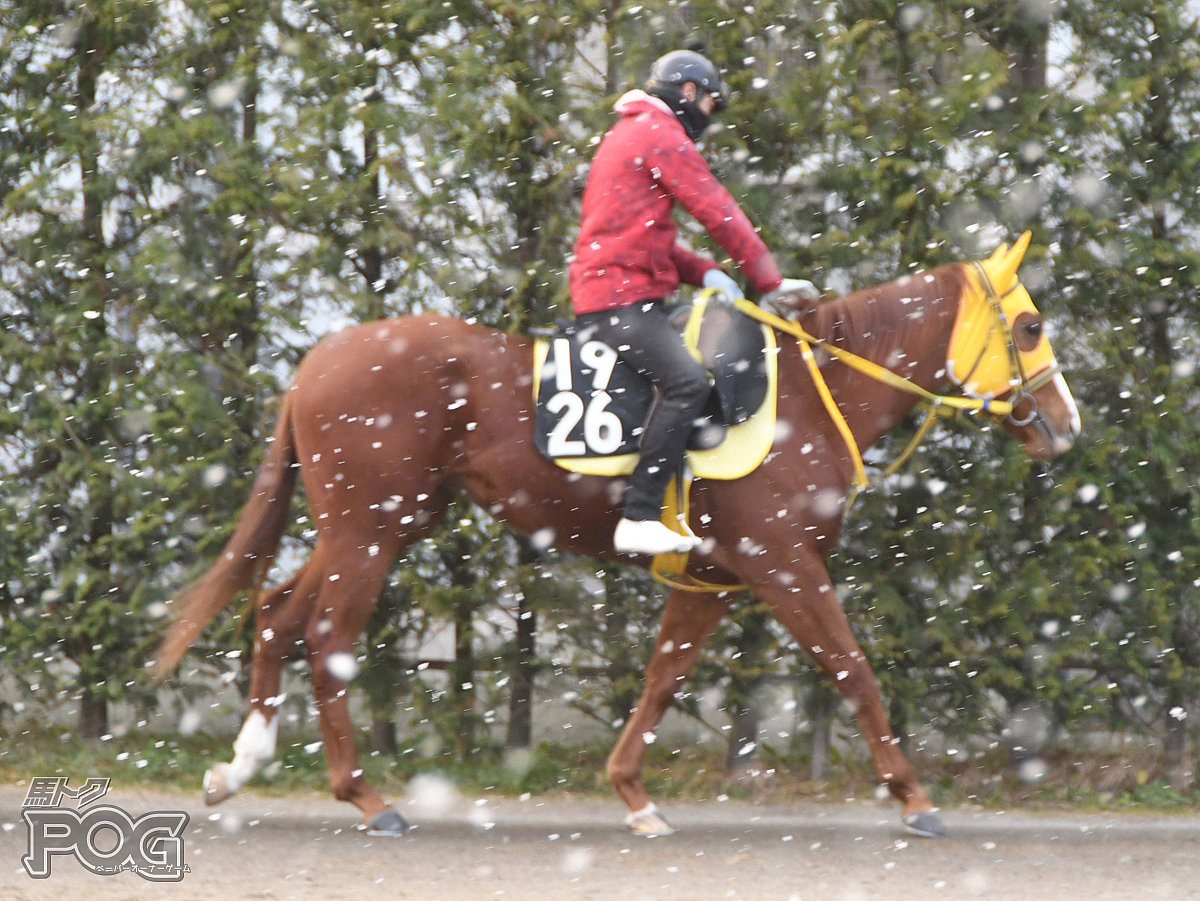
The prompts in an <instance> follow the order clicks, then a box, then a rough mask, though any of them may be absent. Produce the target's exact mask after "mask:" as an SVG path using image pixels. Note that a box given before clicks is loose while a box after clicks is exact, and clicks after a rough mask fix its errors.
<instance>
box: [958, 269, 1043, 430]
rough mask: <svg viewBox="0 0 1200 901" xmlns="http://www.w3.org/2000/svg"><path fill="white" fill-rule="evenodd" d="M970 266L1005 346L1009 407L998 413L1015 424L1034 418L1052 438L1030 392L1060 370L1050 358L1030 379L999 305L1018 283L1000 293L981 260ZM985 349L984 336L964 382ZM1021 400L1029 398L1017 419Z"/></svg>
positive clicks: (1040, 428)
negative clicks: (1023, 414)
mask: <svg viewBox="0 0 1200 901" xmlns="http://www.w3.org/2000/svg"><path fill="white" fill-rule="evenodd" d="M971 268H972V269H973V270H974V272H975V274H976V275H977V276H978V277H979V282H980V284H981V285H983V291H984V297H986V298H987V301H988V304H989V305H990V306H991V308H992V314H993V315H994V316H995V318H996V326H997V327H998V328H999V329H1000V334H1001V336H1002V337H1003V339H1004V344H1005V346H1006V347H1007V348H1008V366H1009V380H1008V384H1009V385H1010V387H1011V388H1012V397H1011V398H1010V400H1009V401H1008V405H1009V409H1008V411H1007V413H1004V414H1000V415H1002V417H1003V418H1004V419H1005V420H1006V421H1007V422H1009V423H1010V424H1011V425H1013V426H1016V427H1018V428H1020V427H1023V426H1027V425H1030V424H1031V423H1034V422H1035V420H1036V426H1037V428H1038V429H1039V430H1041V432H1042V435H1043V437H1045V438H1047V439H1052V438H1053V436H1052V435H1050V432H1049V429H1048V428H1047V427H1046V425H1045V422H1044V421H1043V420H1042V419H1041V417H1040V416H1039V410H1038V403H1037V398H1035V397H1034V396H1033V394H1034V392H1035V391H1038V390H1039V389H1041V388H1043V387H1044V386H1046V385H1048V384H1049V383H1050V382H1052V381H1053V380H1054V377H1055V376H1057V375H1058V374H1059V373H1060V372H1061V371H1062V370H1061V368H1060V367H1059V365H1058V363H1057V362H1053V363H1051V364H1050V365H1049V366H1047V367H1046V368H1045V369H1042V370H1041V371H1040V372H1038V373H1037V374H1036V375H1035V376H1034V377H1033V378H1032V379H1031V378H1029V377H1028V376H1027V375H1026V374H1025V365H1024V363H1023V362H1022V360H1021V352H1020V350H1019V349H1018V347H1017V342H1016V339H1015V338H1014V337H1013V332H1012V326H1011V325H1010V324H1009V321H1008V314H1007V313H1005V312H1004V305H1003V301H1004V299H1005V298H1006V297H1008V296H1009V295H1010V294H1012V293H1014V292H1015V291H1016V290H1017V288H1018V287H1019V286H1020V284H1021V283H1020V282H1019V281H1014V282H1013V286H1012V287H1011V288H1009V289H1008V290H1007V291H1005V292H1004V293H1003V294H1000V293H999V292H997V291H996V287H995V286H994V285H993V284H992V279H991V277H990V276H989V275H988V273H987V269H985V268H984V266H983V264H982V263H979V262H972V263H971ZM986 352H987V341H986V340H985V341H984V343H983V347H981V348H980V351H979V357H978V358H977V359H976V360H975V364H974V365H973V366H972V367H971V370H970V372H968V373H967V375H966V377H965V378H963V380H962V382H963V384H964V385H965V384H966V383H967V382H968V380H969V379H970V377H971V375H972V373H974V371H975V370H976V369H977V368H978V367H979V364H980V362H982V360H983V355H984V354H985V353H986ZM963 393H964V394H967V395H968V396H970V397H979V395H977V394H975V393H973V392H970V391H968V390H966V389H965V388H964V389H963ZM1023 400H1028V401H1029V404H1030V411H1029V415H1028V416H1026V417H1024V418H1022V419H1018V418H1017V416H1016V408H1017V405H1018V404H1019V403H1020V402H1021V401H1023ZM984 412H985V413H989V412H990V411H988V410H984ZM992 415H996V414H994V413H993V414H992Z"/></svg>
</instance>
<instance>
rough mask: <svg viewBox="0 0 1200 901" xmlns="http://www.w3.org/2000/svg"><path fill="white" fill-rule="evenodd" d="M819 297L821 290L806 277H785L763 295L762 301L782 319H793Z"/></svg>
mask: <svg viewBox="0 0 1200 901" xmlns="http://www.w3.org/2000/svg"><path fill="white" fill-rule="evenodd" d="M820 299H821V292H820V291H818V290H817V286H816V285H814V284H813V283H812V282H810V281H809V280H808V279H806V278H785V279H784V280H783V281H782V282H780V284H779V287H778V288H776V289H775V290H774V291H772V292H770V293H769V294H765V295H763V299H762V303H763V306H767V307H770V308H771V309H772V310H774V311H775V312H776V313H778V314H779V315H780V316H782V317H783V318H784V319H791V320H795V319H797V318H799V316H800V314H801V313H803V312H804V310H805V309H807V308H809V307H810V306H811V305H812V304H814V303H815V302H816V301H818V300H820Z"/></svg>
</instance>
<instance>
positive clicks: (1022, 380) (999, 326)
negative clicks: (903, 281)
mask: <svg viewBox="0 0 1200 901" xmlns="http://www.w3.org/2000/svg"><path fill="white" fill-rule="evenodd" d="M1029 240H1030V233H1029V232H1025V233H1024V234H1023V235H1021V237H1020V238H1019V239H1018V240H1017V242H1016V244H1014V245H1013V247H1012V249H1011V250H1009V248H1008V245H1001V246H1000V248H999V249H997V250H996V252H995V253H994V254H992V256H991V258H989V259H987V260H984V261H983V262H975V263H972V264H971V265H970V267H969V268H968V269H967V272H968V275H969V277H970V284H969V285H968V287H967V290H966V291H964V296H963V297H962V298H960V300H959V306H958V313H957V316H956V318H955V323H954V330H953V332H952V333H951V338H950V347H949V351H948V352H947V358H946V374H947V376H948V378H949V379H950V381H952V382H953V383H954V384H955V385H956V386H957V387H958V388H959V390H960V391H962V392H963V395H964V396H963V397H954V396H947V395H942V394H935V393H933V392H932V391H929V390H927V389H925V388H922V387H921V386H920V385H915V384H913V383H912V382H910V381H909V380H908V379H906V378H904V377H903V376H901V375H897V374H896V373H894V372H892V371H891V370H890V369H886V368H884V367H883V366H880V365H879V364H878V363H874V362H872V361H871V360H868V359H866V358H865V357H860V356H858V355H857V354H853V353H851V352H850V351H848V350H844V349H842V348H840V347H837V346H836V345H834V344H830V343H828V342H826V341H825V340H823V339H821V338H816V337H814V336H813V335H810V334H809V333H808V332H806V331H805V330H804V329H803V328H802V327H801V326H800V325H799V324H797V323H795V322H791V321H789V320H787V319H784V318H782V317H780V316H777V315H775V314H774V313H771V312H769V311H767V310H764V309H763V308H762V307H759V306H757V305H755V304H753V303H751V302H750V301H748V300H738V301H735V302H734V305H735V306H736V307H737V308H738V309H739V310H741V311H742V312H743V313H745V314H746V315H747V316H749V317H750V318H752V319H755V320H757V321H759V322H762V323H765V324H767V325H769V326H771V327H772V328H774V329H775V330H776V331H779V332H783V333H784V334H788V335H791V336H792V337H794V338H795V339H796V343H797V345H798V346H799V347H800V353H801V356H802V357H803V358H804V363H805V365H806V366H807V367H808V371H809V373H810V374H811V376H812V380H813V384H814V385H815V386H816V388H817V393H818V394H819V395H820V397H821V402H822V403H823V404H824V406H825V409H826V411H827V412H828V413H829V417H830V418H831V419H832V420H833V423H834V425H835V426H836V427H837V429H838V432H839V433H840V434H841V436H842V440H843V441H844V442H845V444H846V448H847V449H848V450H849V451H850V459H851V461H852V462H853V464H854V483H853V485H852V488H851V492H850V496H849V498H848V499H847V501H846V507H847V509H849V507H850V505H852V504H853V503H854V500H855V498H856V497H857V496H858V493H859V492H860V491H861V490H862V489H864V488H866V487H867V485H868V484H869V482H868V479H867V473H866V467H865V465H864V464H863V459H862V452H861V451H860V450H859V449H858V442H857V441H856V440H855V438H854V433H853V432H852V431H851V430H850V426H849V424H848V423H847V422H846V418H845V416H843V415H842V411H841V410H839V409H838V406H837V401H836V400H834V398H833V394H832V393H831V392H830V390H829V386H828V385H826V384H825V378H824V376H822V375H821V369H820V365H819V364H818V363H817V360H816V357H815V356H814V355H813V351H812V348H813V345H820V347H821V348H822V349H823V350H824V351H825V352H826V353H828V354H829V355H830V356H832V357H833V358H834V359H836V360H838V361H839V362H841V363H844V364H845V365H847V366H849V367H851V368H852V369H855V370H857V371H858V372H861V373H863V374H864V375H867V376H869V377H871V378H873V379H875V380H876V381H878V382H882V383H883V384H885V385H888V386H890V387H892V388H896V389H898V390H900V391H905V392H907V393H909V394H915V395H917V396H918V397H919V398H920V401H919V404H920V405H921V406H923V407H925V410H926V415H925V418H924V420H923V421H922V422H921V424H920V426H919V427H918V428H917V432H916V434H915V435H914V436H913V438H912V440H911V441H910V442H909V443H908V446H907V447H905V449H904V450H903V452H901V454H900V456H899V457H897V458H896V459H895V460H894V461H892V463H891V464H890V465H889V466H888V468H887V469H886V470H885V471H884V478H887V477H888V476H891V475H892V474H893V473H895V472H896V471H897V470H898V469H899V468H900V467H901V466H903V465H904V463H905V461H907V460H908V458H909V457H911V456H912V454H913V452H914V451H916V449H917V447H919V446H920V444H921V442H922V441H923V440H924V439H925V436H926V435H927V434H928V433H929V430H930V428H931V427H932V426H933V424H934V422H936V421H937V419H938V417H939V416H955V415H958V414H961V413H982V414H984V415H987V416H992V417H997V418H1003V417H1012V415H1013V408H1014V405H1015V404H1016V403H1017V402H1018V401H1019V400H1020V399H1021V398H1022V397H1024V396H1026V395H1028V394H1030V393H1032V392H1033V391H1036V390H1037V389H1038V388H1040V387H1041V386H1042V385H1044V384H1046V382H1048V381H1050V380H1051V379H1053V378H1054V377H1055V376H1056V375H1057V374H1058V372H1059V368H1058V364H1057V362H1056V360H1055V358H1054V351H1053V350H1052V349H1051V347H1050V342H1049V340H1048V339H1047V338H1046V336H1045V335H1044V334H1043V335H1041V336H1040V338H1039V340H1038V343H1037V345H1036V346H1035V347H1033V348H1032V349H1030V350H1028V351H1022V350H1021V349H1020V348H1019V347H1018V346H1017V343H1016V341H1015V339H1014V337H1013V332H1012V323H1013V322H1015V321H1016V318H1017V317H1018V316H1019V315H1021V314H1022V313H1025V312H1031V313H1033V314H1034V315H1037V308H1036V307H1035V306H1034V305H1033V301H1032V300H1031V299H1030V297H1029V292H1028V291H1026V290H1025V288H1024V286H1023V285H1022V284H1021V283H1020V281H1019V280H1018V279H1017V267H1018V266H1020V264H1021V260H1022V258H1023V257H1024V256H1025V251H1026V249H1027V248H1028V247H1029ZM712 294H713V291H712V290H709V291H704V292H702V293H701V294H700V296H699V298H698V300H699V302H700V304H701V306H703V304H704V303H706V302H707V300H708V298H709V297H711V296H712ZM693 322H697V323H698V320H697V319H695V318H694V319H693ZM695 327H696V328H698V324H697V325H696V326H695ZM961 361H970V364H969V365H964V363H963V362H961ZM1031 371H1032V373H1033V375H1032V376H1027V375H1026V373H1028V372H1031ZM1010 391H1011V392H1012V395H1013V398H1012V400H1010V401H1001V400H996V397H997V396H998V395H1000V394H1004V393H1007V392H1010ZM1033 415H1036V410H1035V413H1034V414H1031V418H1032V416H1033ZM1018 424H1024V423H1018ZM685 503H686V501H685ZM684 515H685V516H686V514H684ZM667 556H670V557H672V559H673V563H672V565H671V566H670V568H669V570H667V571H664V568H663V567H662V566H660V563H664V558H656V560H655V566H654V567H652V570H651V571H652V573H653V575H654V577H655V578H656V579H657V580H658V581H660V582H663V583H664V584H666V585H668V586H671V587H673V588H684V589H687V590H689V591H700V592H729V591H738V590H739V589H741V588H743V587H745V586H740V585H719V584H712V583H708V582H705V581H703V580H701V579H697V578H695V577H694V576H685V571H686V566H687V562H686V555H667ZM681 558H682V559H681ZM680 577H686V578H687V579H688V580H689V581H687V582H684V581H680Z"/></svg>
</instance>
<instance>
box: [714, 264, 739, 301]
mask: <svg viewBox="0 0 1200 901" xmlns="http://www.w3.org/2000/svg"><path fill="white" fill-rule="evenodd" d="M704 287H706V288H712V289H713V290H714V291H720V292H721V293H722V294H724V295H725V297H726V298H728V299H729V300H730V301H731V302H732V301H735V300H745V299H746V295H745V294H743V293H742V289H741V288H740V287H738V283H737V282H735V281H734V280H733V279H731V278H730V277H729V276H728V275H726V274H725V273H724V272H722V271H721V270H720V269H709V270H708V272H706V273H704Z"/></svg>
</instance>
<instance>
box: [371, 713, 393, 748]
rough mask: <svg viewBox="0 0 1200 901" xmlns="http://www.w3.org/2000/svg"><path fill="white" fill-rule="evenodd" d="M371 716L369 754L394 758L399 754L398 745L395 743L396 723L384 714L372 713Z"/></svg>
mask: <svg viewBox="0 0 1200 901" xmlns="http://www.w3.org/2000/svg"><path fill="white" fill-rule="evenodd" d="M371 716H372V719H371V752H372V753H373V754H379V755H381V756H383V757H395V756H396V755H397V754H399V753H400V745H399V744H398V743H397V741H396V721H395V720H393V719H389V718H388V715H387V714H386V713H372V715H371Z"/></svg>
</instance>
